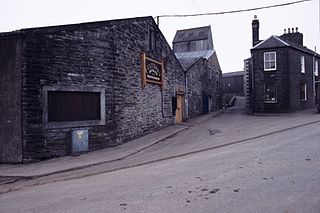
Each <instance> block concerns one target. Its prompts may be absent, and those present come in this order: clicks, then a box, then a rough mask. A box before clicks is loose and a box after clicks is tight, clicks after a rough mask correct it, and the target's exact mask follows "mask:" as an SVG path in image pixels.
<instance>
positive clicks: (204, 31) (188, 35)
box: [173, 26, 211, 43]
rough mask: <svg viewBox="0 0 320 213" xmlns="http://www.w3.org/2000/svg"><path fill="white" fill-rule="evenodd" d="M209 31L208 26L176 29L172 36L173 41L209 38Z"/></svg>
mask: <svg viewBox="0 0 320 213" xmlns="http://www.w3.org/2000/svg"><path fill="white" fill-rule="evenodd" d="M209 32H210V33H211V27H210V26H205V27H198V28H191V29H185V30H178V31H177V33H176V35H175V36H174V39H173V43H178V42H184V41H196V40H205V39H208V38H209Z"/></svg>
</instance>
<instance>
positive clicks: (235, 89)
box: [222, 71, 244, 96]
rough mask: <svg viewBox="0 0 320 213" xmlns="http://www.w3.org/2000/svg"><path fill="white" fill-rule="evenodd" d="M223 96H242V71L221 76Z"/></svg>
mask: <svg viewBox="0 0 320 213" xmlns="http://www.w3.org/2000/svg"><path fill="white" fill-rule="evenodd" d="M222 88H223V89H222V90H223V94H232V95H238V96H244V71H237V72H227V73H223V74H222Z"/></svg>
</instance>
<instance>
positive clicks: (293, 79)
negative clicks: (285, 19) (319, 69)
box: [245, 20, 320, 113]
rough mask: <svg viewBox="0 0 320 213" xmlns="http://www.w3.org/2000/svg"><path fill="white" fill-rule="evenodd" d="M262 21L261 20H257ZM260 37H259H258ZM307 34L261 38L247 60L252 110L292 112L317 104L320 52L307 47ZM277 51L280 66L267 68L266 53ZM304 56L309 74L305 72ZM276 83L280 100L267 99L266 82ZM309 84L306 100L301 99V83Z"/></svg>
mask: <svg viewBox="0 0 320 213" xmlns="http://www.w3.org/2000/svg"><path fill="white" fill-rule="evenodd" d="M254 21H258V20H254ZM256 39H257V38H256ZM302 45H303V35H302V33H299V32H297V31H296V32H292V33H288V34H284V35H282V36H271V37H270V38H268V39H266V40H264V41H259V43H257V44H256V45H255V46H254V47H253V48H252V49H251V55H252V57H251V58H250V59H247V60H245V63H246V68H245V71H246V72H247V74H246V75H247V77H246V81H247V82H246V94H247V98H248V99H247V106H248V107H250V110H249V111H251V112H271V113H274V112H276V113H277V112H292V111H296V110H303V109H308V108H312V107H315V104H316V96H317V97H319V92H320V91H319V90H318V89H317V88H318V85H317V84H318V83H317V82H319V76H314V63H315V62H316V61H317V62H318V63H320V55H319V54H316V53H315V52H313V51H312V50H309V49H307V48H306V47H303V46H302ZM266 52H275V53H276V69H275V70H265V68H264V53H266ZM301 56H304V60H305V61H304V64H305V73H302V72H301ZM269 83H273V84H275V85H276V101H271V102H270V101H266V100H265V85H266V84H269ZM302 84H306V87H307V88H306V100H302V99H301V85H302Z"/></svg>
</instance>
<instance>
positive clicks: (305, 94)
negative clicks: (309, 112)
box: [300, 83, 308, 101]
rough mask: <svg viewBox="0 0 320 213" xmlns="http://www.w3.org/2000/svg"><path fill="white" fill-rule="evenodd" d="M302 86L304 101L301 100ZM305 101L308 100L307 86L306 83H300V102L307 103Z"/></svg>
mask: <svg viewBox="0 0 320 213" xmlns="http://www.w3.org/2000/svg"><path fill="white" fill-rule="evenodd" d="M302 86H303V87H304V99H302V98H301V92H302V90H301V89H302ZM307 100H308V97H307V84H306V83H301V84H300V101H307Z"/></svg>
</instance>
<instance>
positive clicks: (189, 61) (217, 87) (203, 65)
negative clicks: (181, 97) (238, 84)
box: [173, 26, 222, 118]
mask: <svg viewBox="0 0 320 213" xmlns="http://www.w3.org/2000/svg"><path fill="white" fill-rule="evenodd" d="M173 51H174V53H175V55H176V56H177V58H178V60H179V61H180V63H181V65H182V67H183V69H184V71H185V75H186V100H185V106H186V107H185V109H186V113H185V114H186V117H187V118H193V117H196V116H198V115H200V114H205V113H208V112H211V111H213V110H215V109H218V108H220V107H221V105H222V97H221V95H222V90H221V79H222V78H221V75H222V71H221V68H220V64H219V61H218V57H217V53H216V51H215V49H214V46H213V40H212V33H211V27H210V26H206V27H199V28H192V29H185V30H178V31H177V32H176V35H175V37H174V40H173Z"/></svg>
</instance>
